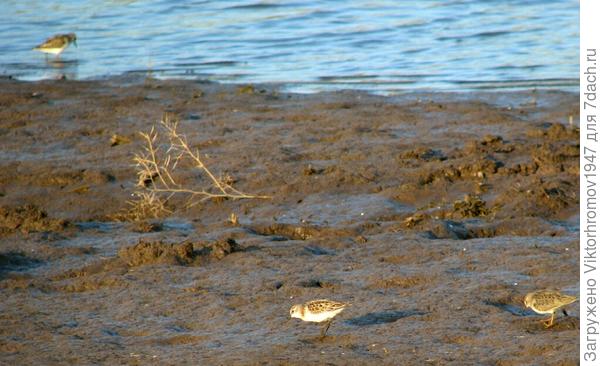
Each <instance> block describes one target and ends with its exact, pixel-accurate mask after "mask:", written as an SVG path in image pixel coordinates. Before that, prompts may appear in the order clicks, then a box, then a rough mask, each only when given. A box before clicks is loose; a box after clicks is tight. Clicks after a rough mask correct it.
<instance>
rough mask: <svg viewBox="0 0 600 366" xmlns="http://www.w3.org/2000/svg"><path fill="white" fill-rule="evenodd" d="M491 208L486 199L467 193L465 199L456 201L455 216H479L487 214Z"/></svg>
mask: <svg viewBox="0 0 600 366" xmlns="http://www.w3.org/2000/svg"><path fill="white" fill-rule="evenodd" d="M489 213H490V210H489V209H488V208H487V207H486V205H485V201H483V200H482V199H481V198H480V197H479V196H474V195H467V196H465V198H464V199H463V200H458V201H455V202H454V216H456V215H458V216H459V217H461V218H462V217H479V216H486V215H488V214H489Z"/></svg>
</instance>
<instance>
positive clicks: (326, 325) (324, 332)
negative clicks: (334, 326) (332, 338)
mask: <svg viewBox="0 0 600 366" xmlns="http://www.w3.org/2000/svg"><path fill="white" fill-rule="evenodd" d="M330 325H331V319H330V320H328V321H327V324H325V326H324V327H323V329H321V338H324V337H325V334H327V330H328V329H329V326H330Z"/></svg>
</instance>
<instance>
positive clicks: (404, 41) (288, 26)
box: [0, 0, 579, 92]
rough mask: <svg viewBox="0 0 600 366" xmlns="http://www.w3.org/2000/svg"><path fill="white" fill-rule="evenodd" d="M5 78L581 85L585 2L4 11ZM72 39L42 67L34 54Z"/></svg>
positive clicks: (26, 4)
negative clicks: (74, 40) (56, 39)
mask: <svg viewBox="0 0 600 366" xmlns="http://www.w3.org/2000/svg"><path fill="white" fill-rule="evenodd" d="M3 13H4V14H3V16H2V17H0V38H2V43H3V52H1V53H0V74H1V75H11V76H13V77H16V78H19V79H24V80H38V79H47V78H57V77H62V76H63V75H64V76H66V77H67V78H76V79H88V78H99V77H104V76H108V75H117V74H123V73H143V74H149V75H152V76H154V77H161V78H182V77H185V78H198V79H208V80H213V81H219V82H238V83H260V82H275V83H285V84H288V86H290V87H291V88H292V89H295V90H297V91H315V90H324V89H341V88H353V89H369V90H373V91H379V92H393V91H395V90H414V89H435V90H438V89H444V90H465V89H474V88H475V89H478V88H485V89H490V88H491V89H496V88H517V89H520V88H533V87H551V88H561V89H576V88H577V86H578V68H579V64H578V60H579V56H578V45H579V3H578V2H577V1H574V0H573V1H544V0H531V1H510V0H495V1H476V0H450V1H419V2H412V1H410V2H409V1H382V0H380V1H365V0H362V1H331V0H330V1H305V0H297V1H257V0H248V1H239V0H237V1H193V0H187V1H174V0H140V1H134V0H130V1H126V0H113V1H102V2H99V1H91V0H76V1H75V0H70V1H34V0H29V1H14V0H8V1H6V0H5V1H3ZM63 32H76V33H77V35H78V39H79V42H78V45H79V47H78V48H74V47H73V48H70V49H68V50H67V51H65V53H64V54H63V55H62V57H61V61H60V62H56V61H54V59H53V57H50V58H49V60H50V61H49V62H46V60H45V56H44V55H43V54H40V53H37V52H33V51H31V48H32V47H33V46H35V45H36V44H38V43H40V42H42V41H43V40H44V39H45V38H47V37H48V36H50V35H53V34H56V33H63Z"/></svg>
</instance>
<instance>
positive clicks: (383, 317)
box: [344, 310, 426, 327]
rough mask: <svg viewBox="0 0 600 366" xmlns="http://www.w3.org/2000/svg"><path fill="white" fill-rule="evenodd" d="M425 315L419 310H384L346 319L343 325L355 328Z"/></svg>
mask: <svg viewBox="0 0 600 366" xmlns="http://www.w3.org/2000/svg"><path fill="white" fill-rule="evenodd" d="M425 314H426V313H425V312H424V311H419V310H386V311H379V312H373V313H368V314H365V315H361V316H358V317H356V318H352V319H348V320H346V321H344V323H345V324H347V325H351V326H355V327H364V326H368V325H378V324H386V323H393V322H395V321H397V320H399V319H402V318H406V317H409V316H414V315H425Z"/></svg>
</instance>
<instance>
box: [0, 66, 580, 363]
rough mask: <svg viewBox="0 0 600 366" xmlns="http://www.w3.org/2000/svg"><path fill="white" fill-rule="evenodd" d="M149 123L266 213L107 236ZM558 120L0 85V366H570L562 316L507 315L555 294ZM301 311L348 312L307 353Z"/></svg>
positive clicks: (99, 84) (552, 95) (236, 203)
mask: <svg viewBox="0 0 600 366" xmlns="http://www.w3.org/2000/svg"><path fill="white" fill-rule="evenodd" d="M165 112H169V113H171V114H173V115H175V116H177V117H178V118H179V120H180V125H179V129H180V132H182V133H184V134H185V135H186V136H187V139H188V142H189V143H190V145H191V146H192V147H193V148H194V149H198V151H199V152H200V154H201V156H202V157H203V159H205V162H206V163H207V165H208V166H209V167H210V169H211V170H212V171H213V172H215V174H216V175H217V176H220V177H227V181H228V182H230V183H231V184H232V185H233V186H234V187H235V188H236V189H238V190H240V191H243V192H247V193H253V194H260V195H266V196H270V198H268V199H245V200H232V199H220V200H206V201H203V202H201V203H199V204H197V205H195V206H193V207H191V208H185V207H186V206H185V202H186V199H187V198H186V197H185V196H179V195H175V196H173V197H172V198H171V199H170V200H169V201H168V203H167V208H168V209H169V210H171V211H172V213H171V214H169V215H166V216H164V217H159V218H148V219H147V220H141V221H138V222H126V221H117V220H116V218H118V217H124V216H122V213H123V212H125V211H126V210H127V209H128V207H130V206H128V204H127V201H128V200H131V199H132V193H133V192H134V190H135V189H136V184H137V183H138V179H139V177H138V176H137V174H136V173H137V172H136V168H135V166H134V164H133V160H132V159H133V156H134V154H135V153H137V152H140V150H141V149H142V147H143V142H142V140H141V139H140V137H139V132H149V131H150V129H151V127H152V126H153V125H154V124H155V123H157V122H158V121H159V120H160V118H161V116H162V115H163V113H165ZM569 116H573V117H574V120H575V126H570V125H569V122H568V121H569ZM578 117H579V101H578V96H577V95H576V94H570V93H565V92H558V91H533V92H496V93H407V94H403V95H399V96H388V97H384V96H377V95H370V94H366V93H362V92H354V91H342V92H332V93H321V94H312V95H301V94H289V93H286V92H284V91H281V90H280V89H278V87H277V86H276V85H266V86H262V85H253V86H236V85H218V84H212V83H207V82H197V81H189V80H188V81H176V80H166V81H165V80H163V81H160V80H155V79H149V78H148V79H139V78H137V77H118V78H112V79H106V80H96V81H68V80H54V81H42V82H19V81H14V80H11V79H8V78H4V79H0V145H1V146H2V149H1V150H0V154H1V156H2V158H1V159H0V164H1V168H0V364H11V365H17V364H18V365H31V364H44V365H59V364H82V365H83V364H107V365H116V364H130V365H146V364H163V365H183V364H193V365H197V364H201V365H248V364H251V365H255V364H278V365H304V364H318V365H322V364H328V365H364V364H372V365H576V364H578V361H579V360H578V333H579V313H578V311H579V310H578V307H577V305H571V306H569V307H567V309H566V310H567V312H568V315H567V316H565V315H563V314H562V313H561V314H560V315H559V316H558V320H557V322H556V324H555V326H553V327H551V328H548V329H546V328H544V327H543V326H542V324H541V323H540V320H542V319H545V316H542V315H538V314H535V313H533V312H532V311H531V310H526V309H524V307H523V305H522V300H523V297H524V295H525V294H526V293H528V292H530V291H533V290H537V289H542V288H555V289H559V290H561V291H563V292H566V293H570V294H574V295H577V291H578V288H579V279H578V273H579V272H578V271H579V266H578V256H579V254H578V253H579V244H578V229H579V227H578V217H579V216H578V210H579V198H578V192H579V129H578V128H577V127H576V125H577V121H578ZM182 168H183V169H184V173H183V175H182V176H183V179H185V180H184V184H185V185H186V186H188V187H203V186H205V185H206V184H207V180H206V177H204V176H202V175H201V174H199V173H198V172H197V171H194V170H193V169H192V168H191V167H185V166H184V167H182ZM186 169H187V170H186ZM150 179H151V178H150ZM232 214H234V216H232ZM232 217H234V218H235V219H231V218H232ZM318 298H329V299H332V300H337V301H346V302H350V303H351V304H352V305H351V306H350V307H349V308H348V309H346V310H345V311H344V312H342V313H341V314H340V315H339V316H338V317H337V318H336V319H335V321H334V322H333V324H332V326H331V328H330V329H329V332H328V333H327V336H326V337H325V338H324V339H320V338H319V337H318V335H319V330H320V327H319V326H318V325H315V324H309V323H303V322H301V321H299V320H298V319H293V320H292V319H290V318H289V308H290V307H291V305H293V304H294V303H299V302H303V301H307V300H311V299H318Z"/></svg>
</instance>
